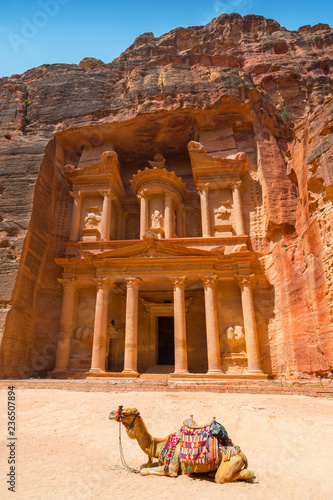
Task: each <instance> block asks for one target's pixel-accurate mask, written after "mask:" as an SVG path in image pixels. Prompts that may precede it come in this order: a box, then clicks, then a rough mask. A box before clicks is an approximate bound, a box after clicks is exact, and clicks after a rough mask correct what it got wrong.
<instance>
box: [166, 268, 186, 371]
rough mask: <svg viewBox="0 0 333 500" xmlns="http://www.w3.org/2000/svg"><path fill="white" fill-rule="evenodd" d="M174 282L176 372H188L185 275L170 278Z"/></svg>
mask: <svg viewBox="0 0 333 500" xmlns="http://www.w3.org/2000/svg"><path fill="white" fill-rule="evenodd" d="M169 279H170V280H171V281H172V282H173V302H174V320H175V373H178V374H182V373H188V368H187V342H186V312H185V277H182V278H169Z"/></svg>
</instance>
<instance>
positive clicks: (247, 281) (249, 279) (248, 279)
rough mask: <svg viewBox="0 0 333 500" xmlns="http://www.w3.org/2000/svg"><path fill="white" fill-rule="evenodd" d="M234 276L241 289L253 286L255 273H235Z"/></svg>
mask: <svg viewBox="0 0 333 500" xmlns="http://www.w3.org/2000/svg"><path fill="white" fill-rule="evenodd" d="M234 277H235V280H236V282H237V284H238V285H239V287H240V288H241V290H243V288H244V287H251V286H252V283H253V278H254V274H245V275H244V274H235V275H234Z"/></svg>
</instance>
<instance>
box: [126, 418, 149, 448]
mask: <svg viewBox="0 0 333 500" xmlns="http://www.w3.org/2000/svg"><path fill="white" fill-rule="evenodd" d="M123 423H124V425H125V427H126V431H127V434H128V436H129V437H130V438H131V439H136V440H137V442H138V445H139V446H140V448H141V449H142V451H143V452H144V453H146V454H147V455H148V454H149V450H150V446H151V440H152V437H151V435H150V434H149V432H148V431H147V428H146V426H145V424H144V422H143V420H142V418H141V417H140V416H138V417H137V418H136V419H135V421H134V422H133V427H132V428H131V424H132V421H131V422H123Z"/></svg>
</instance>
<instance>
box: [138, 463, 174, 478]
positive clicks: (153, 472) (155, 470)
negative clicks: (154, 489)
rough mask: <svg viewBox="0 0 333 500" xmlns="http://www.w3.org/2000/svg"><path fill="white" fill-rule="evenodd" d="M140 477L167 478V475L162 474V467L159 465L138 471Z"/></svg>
mask: <svg viewBox="0 0 333 500" xmlns="http://www.w3.org/2000/svg"><path fill="white" fill-rule="evenodd" d="M140 474H141V476H167V475H168V473H165V472H164V465H160V466H159V467H151V468H147V467H144V468H143V469H141V470H140Z"/></svg>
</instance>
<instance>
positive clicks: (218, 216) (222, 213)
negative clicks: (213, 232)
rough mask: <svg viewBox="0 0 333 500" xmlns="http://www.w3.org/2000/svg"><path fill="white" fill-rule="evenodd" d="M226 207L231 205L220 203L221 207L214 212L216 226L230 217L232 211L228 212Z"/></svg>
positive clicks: (224, 202)
mask: <svg viewBox="0 0 333 500" xmlns="http://www.w3.org/2000/svg"><path fill="white" fill-rule="evenodd" d="M225 205H229V202H226V201H222V202H220V206H219V207H218V208H215V210H214V215H215V221H216V224H219V223H220V222H221V220H226V219H229V217H230V214H231V211H230V210H228V209H227V208H226V206H225Z"/></svg>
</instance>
